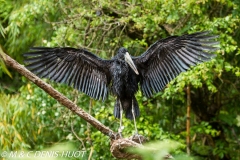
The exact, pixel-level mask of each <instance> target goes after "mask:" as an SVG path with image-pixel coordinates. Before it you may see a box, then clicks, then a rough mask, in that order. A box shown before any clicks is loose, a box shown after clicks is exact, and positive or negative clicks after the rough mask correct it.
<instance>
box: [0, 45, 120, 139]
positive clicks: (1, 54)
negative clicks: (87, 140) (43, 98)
mask: <svg viewBox="0 0 240 160" xmlns="http://www.w3.org/2000/svg"><path fill="white" fill-rule="evenodd" d="M0 58H2V59H3V61H4V62H5V64H6V65H7V66H9V67H11V68H13V69H14V70H16V71H17V72H19V73H20V74H21V75H23V76H24V77H26V78H28V79H29V80H30V81H32V82H33V83H35V84H36V85H37V86H38V87H40V88H42V89H43V90H44V91H45V92H47V93H48V94H49V95H50V96H51V97H53V98H54V99H56V100H57V101H58V102H59V103H61V104H62V105H64V106H65V107H67V108H68V109H70V110H71V111H72V112H74V113H75V114H77V115H78V116H80V117H81V118H83V119H84V120H85V121H87V122H88V123H90V124H91V125H92V126H93V127H95V128H96V129H98V130H99V131H100V132H102V133H103V134H105V135H107V136H109V137H110V138H111V139H115V138H116V136H115V135H117V134H116V133H114V132H113V131H112V130H111V129H109V128H108V127H106V126H105V125H103V124H102V123H101V122H99V121H98V120H97V119H95V118H94V117H92V116H91V115H90V114H88V113H87V112H85V111H84V110H83V109H81V108H80V107H78V106H77V105H76V104H74V103H73V102H72V101H70V100H69V99H68V98H66V97H65V96H64V95H62V94H61V93H59V92H58V91H57V90H55V89H54V88H53V87H52V86H51V85H49V84H47V83H46V82H44V81H43V80H41V79H40V78H38V77H37V76H36V75H34V74H33V73H32V72H30V71H28V70H27V69H26V68H25V67H24V66H23V65H21V64H19V63H18V62H17V61H15V60H14V59H12V58H11V57H10V56H8V55H7V54H5V53H4V52H3V51H2V50H1V48H0Z"/></svg>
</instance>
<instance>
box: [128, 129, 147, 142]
mask: <svg viewBox="0 0 240 160" xmlns="http://www.w3.org/2000/svg"><path fill="white" fill-rule="evenodd" d="M130 139H131V140H132V141H134V142H137V143H139V144H142V142H145V141H146V138H145V137H144V136H142V135H140V134H138V132H136V133H135V134H134V135H133V136H131V137H130Z"/></svg>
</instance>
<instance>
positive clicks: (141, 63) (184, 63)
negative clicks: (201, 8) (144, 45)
mask: <svg viewBox="0 0 240 160" xmlns="http://www.w3.org/2000/svg"><path fill="white" fill-rule="evenodd" d="M217 37H218V36H215V35H211V34H210V32H208V31H207V32H197V33H194V34H189V35H183V36H172V37H168V38H166V39H162V40H159V41H157V42H155V43H154V44H152V45H151V46H150V47H149V48H148V50H147V51H146V52H144V53H143V54H142V55H141V56H139V57H132V59H133V61H134V63H135V65H136V66H137V70H138V71H139V72H140V73H139V74H140V75H139V76H140V84H141V90H142V92H143V93H144V95H146V96H147V97H150V96H151V95H152V94H153V92H155V93H157V92H159V91H161V90H162V89H163V88H164V87H165V86H166V85H167V84H168V83H169V82H170V81H171V80H172V79H174V78H175V77H176V76H177V75H179V74H180V73H181V72H184V71H186V70H187V69H189V68H190V66H194V65H196V64H197V63H199V62H204V61H208V60H210V59H211V58H212V57H214V56H215V55H213V54H209V52H213V51H215V50H217V49H218V48H217V47H214V45H217V44H219V42H217V41H216V40H215V39H216V38H217Z"/></svg>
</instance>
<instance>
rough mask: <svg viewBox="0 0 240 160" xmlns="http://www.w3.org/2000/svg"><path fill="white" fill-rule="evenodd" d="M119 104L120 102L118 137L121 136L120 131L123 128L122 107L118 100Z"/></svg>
mask: <svg viewBox="0 0 240 160" xmlns="http://www.w3.org/2000/svg"><path fill="white" fill-rule="evenodd" d="M119 104H120V126H119V128H118V133H119V135H120V137H121V138H122V131H123V129H124V126H123V125H122V116H123V108H122V103H121V101H120V100H119Z"/></svg>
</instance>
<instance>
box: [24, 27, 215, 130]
mask: <svg viewBox="0 0 240 160" xmlns="http://www.w3.org/2000/svg"><path fill="white" fill-rule="evenodd" d="M217 37H218V36H216V35H211V33H210V32H208V31H205V32H197V33H194V34H189V35H183V36H171V37H168V38H166V39H162V40H158V41H157V42H155V43H154V44H152V45H151V46H150V47H149V48H148V49H147V50H146V51H145V52H144V53H143V54H142V55H140V56H138V57H133V56H130V55H129V53H128V50H127V49H126V48H123V47H122V48H120V49H119V50H118V51H117V54H116V55H115V56H114V57H113V58H112V59H111V60H104V59H101V58H99V57H97V56H96V55H94V54H93V53H91V52H89V51H87V50H85V49H75V48H59V47H57V48H47V47H34V48H32V49H33V50H34V51H33V52H29V53H26V54H24V56H26V60H25V63H27V68H28V69H30V70H31V71H32V72H34V73H36V74H37V75H38V76H40V77H46V78H49V79H51V80H53V81H56V82H60V83H66V84H68V85H70V86H73V87H74V88H76V89H78V90H79V91H81V92H84V93H86V94H87V95H89V96H90V97H93V98H95V99H102V100H105V99H106V97H107V95H108V93H110V92H111V93H113V95H115V96H116V97H117V99H116V103H115V106H114V116H115V117H116V118H120V130H119V132H120V133H121V128H122V114H123V111H124V112H125V115H126V117H127V118H129V119H133V120H134V125H135V129H136V123H135V117H137V116H139V115H140V112H139V107H138V103H137V100H136V98H135V96H134V95H135V93H136V92H137V91H138V84H139V83H140V86H141V91H142V92H143V94H144V95H145V96H147V97H150V96H152V94H153V93H157V92H159V91H161V90H162V89H164V87H165V86H166V85H167V84H168V83H169V82H170V81H171V80H172V79H174V78H175V77H176V76H177V75H179V74H180V73H181V72H184V71H186V70H187V69H189V68H190V66H194V65H196V64H197V63H200V62H205V61H208V60H210V59H211V58H212V57H214V56H215V55H213V54H209V53H210V52H213V51H215V50H217V49H218V48H217V47H214V46H215V45H217V44H218V43H219V42H218V41H216V40H215V39H216V38H217ZM136 131H137V130H136Z"/></svg>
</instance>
